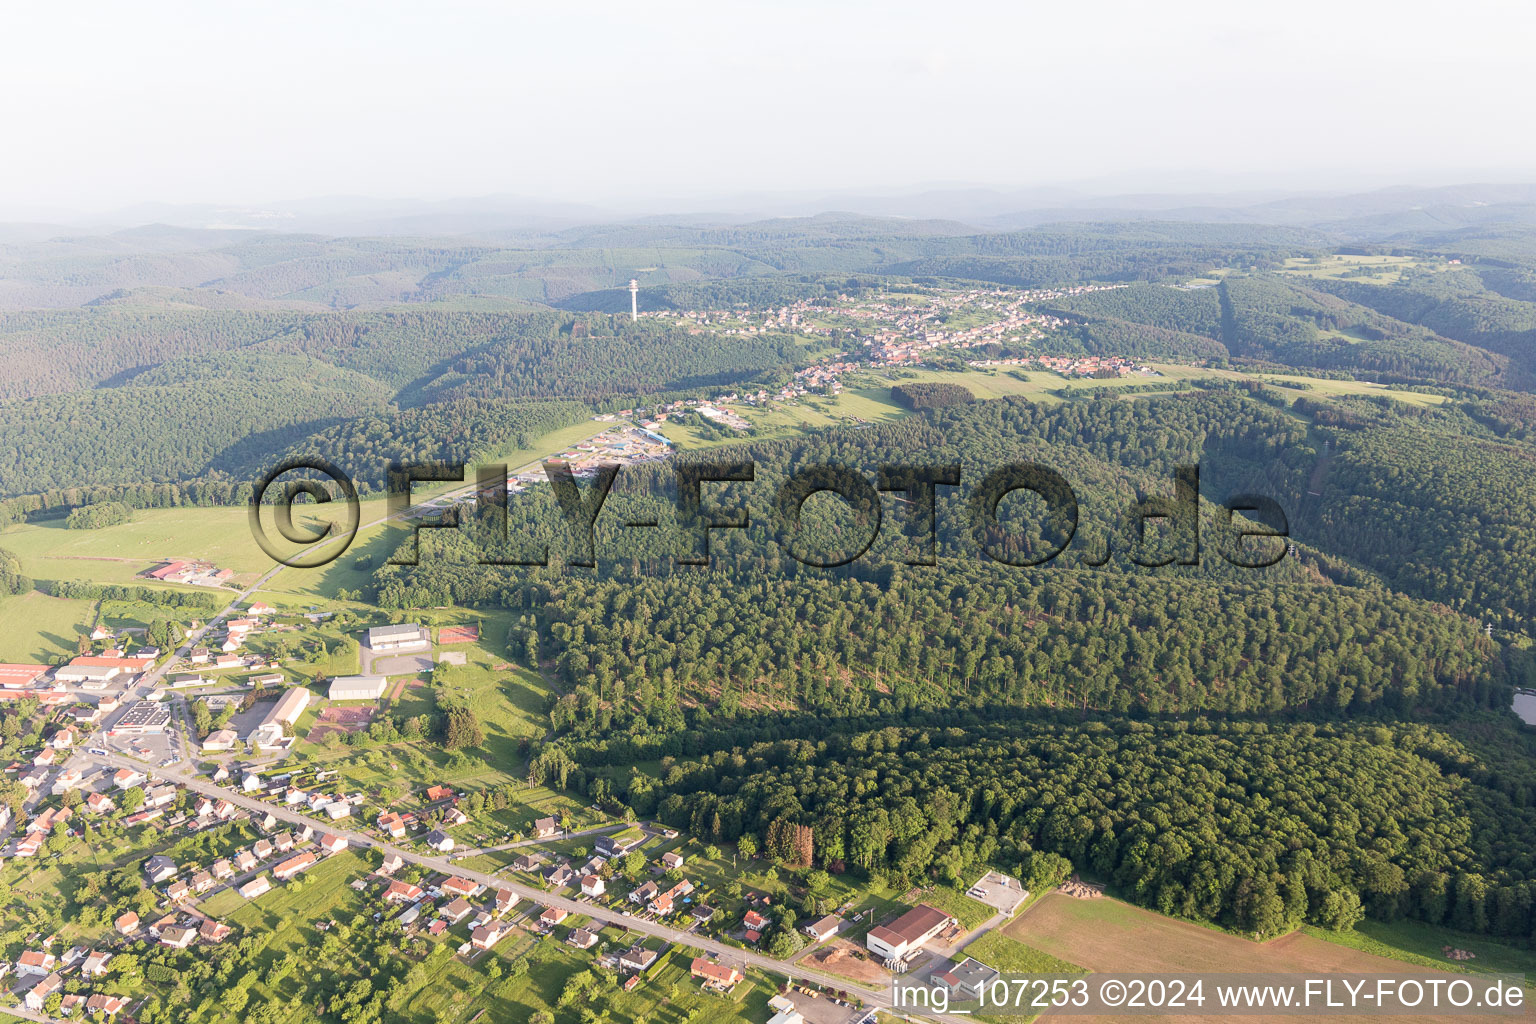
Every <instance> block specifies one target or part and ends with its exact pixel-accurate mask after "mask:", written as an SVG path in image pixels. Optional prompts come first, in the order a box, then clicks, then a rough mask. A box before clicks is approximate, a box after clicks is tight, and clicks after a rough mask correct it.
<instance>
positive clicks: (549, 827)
mask: <svg viewBox="0 0 1536 1024" xmlns="http://www.w3.org/2000/svg"><path fill="white" fill-rule="evenodd" d="M558 831H560V825H559V823H558V822H556V821H555V819H554V818H540V819H539V820H538V821H535V822H534V823H533V838H535V839H548V838H549V837H550V836H552V835H554V834H555V833H556V832H558Z"/></svg>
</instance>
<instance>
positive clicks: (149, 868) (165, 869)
mask: <svg viewBox="0 0 1536 1024" xmlns="http://www.w3.org/2000/svg"><path fill="white" fill-rule="evenodd" d="M175 873H176V862H175V861H173V860H171V858H169V857H167V856H165V855H164V854H158V853H157V854H155V855H154V856H153V857H151V858H149V860H147V861H145V862H144V875H145V877H147V878H148V879H149V881H150V883H151V884H153V885H158V884H160V883H161V882H163V881H165V880H166V879H167V878H170V877H171V876H172V875H174V874H175Z"/></svg>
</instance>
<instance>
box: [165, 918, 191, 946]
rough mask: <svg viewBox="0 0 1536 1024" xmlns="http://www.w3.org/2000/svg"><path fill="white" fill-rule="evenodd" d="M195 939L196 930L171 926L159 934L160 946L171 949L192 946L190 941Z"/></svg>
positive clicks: (176, 925) (177, 925) (175, 925)
mask: <svg viewBox="0 0 1536 1024" xmlns="http://www.w3.org/2000/svg"><path fill="white" fill-rule="evenodd" d="M195 938H197V929H195V928H184V927H182V926H181V925H179V924H173V925H171V926H170V927H169V928H166V929H164V930H162V931H161V932H160V945H162V946H169V947H170V948H171V949H186V948H187V947H188V946H190V945H192V940H193V939H195Z"/></svg>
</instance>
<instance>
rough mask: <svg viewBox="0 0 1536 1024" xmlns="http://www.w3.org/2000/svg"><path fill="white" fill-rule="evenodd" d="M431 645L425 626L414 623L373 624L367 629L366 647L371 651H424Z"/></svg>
mask: <svg viewBox="0 0 1536 1024" xmlns="http://www.w3.org/2000/svg"><path fill="white" fill-rule="evenodd" d="M431 646H432V638H431V636H430V635H429V634H428V633H427V631H426V629H425V627H422V626H418V625H416V624H415V623H401V624H400V625H397V626H374V627H373V628H372V629H370V630H369V631H368V649H369V650H373V651H424V650H427V649H428V648H430V647H431Z"/></svg>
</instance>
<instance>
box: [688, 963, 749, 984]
mask: <svg viewBox="0 0 1536 1024" xmlns="http://www.w3.org/2000/svg"><path fill="white" fill-rule="evenodd" d="M688 973H689V974H691V975H692V976H693V977H695V978H698V979H699V980H700V981H702V982H703V983H704V986H705V987H706V988H712V989H716V990H717V991H720V992H729V991H730V990H731V989H733V988H735V987H736V985H737V984H738V983H740V982H741V981H742V979H743V978H745V977H746V975H744V974H742V973H741V971H740V970H738V969H737V968H735V967H730V966H727V965H725V964H722V963H716V962H715V961H713V960H709V959H706V958H705V957H702V956H698V957H694V958H693V962H692V963H691V964H689V965H688Z"/></svg>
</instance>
